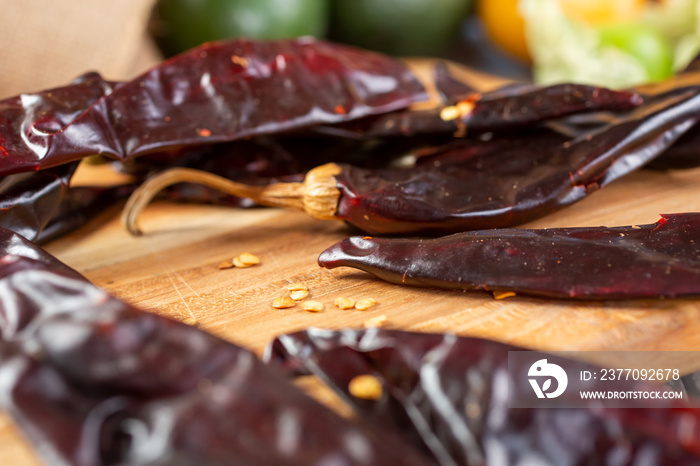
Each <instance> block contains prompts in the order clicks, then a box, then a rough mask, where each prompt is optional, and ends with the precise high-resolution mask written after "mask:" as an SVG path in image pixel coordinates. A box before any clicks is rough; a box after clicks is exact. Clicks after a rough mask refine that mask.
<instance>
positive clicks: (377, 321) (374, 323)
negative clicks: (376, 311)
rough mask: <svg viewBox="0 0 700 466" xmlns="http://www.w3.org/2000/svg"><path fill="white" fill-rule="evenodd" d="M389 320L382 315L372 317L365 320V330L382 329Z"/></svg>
mask: <svg viewBox="0 0 700 466" xmlns="http://www.w3.org/2000/svg"><path fill="white" fill-rule="evenodd" d="M387 320H389V319H388V318H387V316H385V315H384V314H382V315H380V316H376V317H372V318H370V319H367V320H365V323H364V326H365V328H370V327H381V326H382V325H384V324H385V323H386V322H387Z"/></svg>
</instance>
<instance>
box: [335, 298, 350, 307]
mask: <svg viewBox="0 0 700 466" xmlns="http://www.w3.org/2000/svg"><path fill="white" fill-rule="evenodd" d="M333 304H335V305H336V307H338V308H339V309H352V308H353V307H355V301H354V300H352V299H350V298H336V299H335V301H334V302H333Z"/></svg>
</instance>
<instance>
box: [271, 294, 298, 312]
mask: <svg viewBox="0 0 700 466" xmlns="http://www.w3.org/2000/svg"><path fill="white" fill-rule="evenodd" d="M296 304H297V303H296V302H295V301H294V300H293V299H292V298H290V297H289V296H284V297H282V298H277V299H275V300H274V301H272V307H274V308H275V309H288V308H290V307H294V306H296Z"/></svg>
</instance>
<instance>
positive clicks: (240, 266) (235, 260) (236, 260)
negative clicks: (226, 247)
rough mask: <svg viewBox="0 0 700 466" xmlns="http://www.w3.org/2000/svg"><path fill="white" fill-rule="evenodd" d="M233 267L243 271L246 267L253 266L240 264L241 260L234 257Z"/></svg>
mask: <svg viewBox="0 0 700 466" xmlns="http://www.w3.org/2000/svg"><path fill="white" fill-rule="evenodd" d="M233 265H234V266H235V267H236V268H239V269H244V268H246V267H252V266H253V264H250V265H248V264H244V263H243V262H241V260H240V259H239V258H238V257H234V258H233Z"/></svg>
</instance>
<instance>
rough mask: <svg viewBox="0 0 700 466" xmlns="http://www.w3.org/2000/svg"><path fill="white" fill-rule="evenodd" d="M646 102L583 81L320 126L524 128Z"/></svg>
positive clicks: (351, 132)
mask: <svg viewBox="0 0 700 466" xmlns="http://www.w3.org/2000/svg"><path fill="white" fill-rule="evenodd" d="M642 101H643V99H642V97H641V96H640V95H639V94H637V93H635V92H627V91H612V90H609V89H605V88H600V87H594V86H585V85H580V84H557V85H553V86H547V87H537V86H531V85H511V86H506V87H503V88H500V89H497V90H495V91H490V92H486V93H483V94H479V93H472V94H471V95H468V96H465V97H464V98H462V100H459V101H457V102H456V103H454V105H451V106H448V107H441V108H437V109H434V110H423V111H411V110H404V111H398V112H392V113H388V114H384V115H379V116H374V117H369V118H365V119H362V120H356V121H351V122H347V123H340V124H337V125H333V126H319V127H318V128H316V130H317V131H318V132H320V133H323V134H332V135H336V136H343V137H349V138H371V137H388V136H406V137H409V136H414V135H424V134H439V133H446V134H453V133H456V134H458V135H465V134H472V133H483V132H488V131H503V130H506V129H514V128H519V129H522V128H524V127H527V126H534V125H536V124H538V123H542V122H545V121H548V120H553V119H556V118H560V117H564V116H567V115H572V114H584V113H587V112H597V111H602V110H610V111H624V110H630V109H632V108H634V107H636V106H638V105H640V104H641V103H642Z"/></svg>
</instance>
